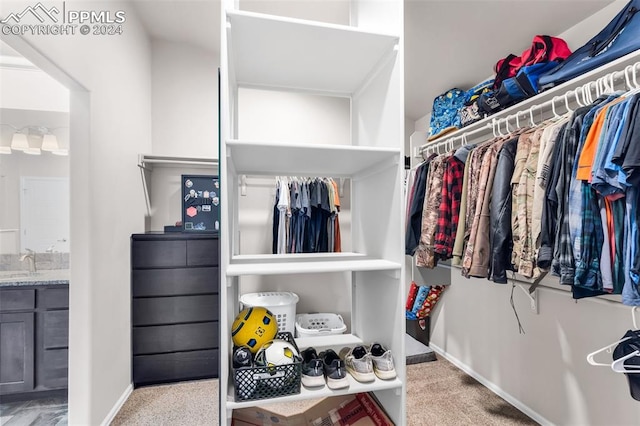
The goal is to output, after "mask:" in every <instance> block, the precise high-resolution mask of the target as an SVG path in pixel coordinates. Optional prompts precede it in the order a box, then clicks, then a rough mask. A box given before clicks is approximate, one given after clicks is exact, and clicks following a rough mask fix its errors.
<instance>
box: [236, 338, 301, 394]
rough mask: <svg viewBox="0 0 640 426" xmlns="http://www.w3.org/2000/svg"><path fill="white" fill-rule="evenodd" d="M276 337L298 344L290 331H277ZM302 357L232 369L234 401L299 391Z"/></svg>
mask: <svg viewBox="0 0 640 426" xmlns="http://www.w3.org/2000/svg"><path fill="white" fill-rule="evenodd" d="M276 339H282V340H286V341H287V342H289V343H291V344H292V345H293V346H294V347H295V348H296V350H297V351H298V353H300V351H299V350H298V346H297V345H296V342H295V340H294V339H293V334H291V333H286V332H284V333H278V334H277V335H276ZM301 376H302V359H301V358H298V360H297V361H296V362H294V363H292V364H285V365H275V366H271V367H241V368H234V369H233V382H234V387H235V397H236V401H252V400H256V399H266V398H276V397H279V396H286V395H294V394H298V393H300V383H301Z"/></svg>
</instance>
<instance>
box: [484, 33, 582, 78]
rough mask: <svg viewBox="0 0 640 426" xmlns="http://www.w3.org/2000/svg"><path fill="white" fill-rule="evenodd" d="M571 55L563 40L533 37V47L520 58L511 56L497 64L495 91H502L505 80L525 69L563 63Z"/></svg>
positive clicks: (549, 37) (495, 69)
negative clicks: (542, 64)
mask: <svg viewBox="0 0 640 426" xmlns="http://www.w3.org/2000/svg"><path fill="white" fill-rule="evenodd" d="M569 55H571V50H570V49H569V46H567V42H565V41H564V40H563V39H561V38H558V37H551V36H548V35H536V36H534V37H533V41H532V42H531V47H530V48H529V49H527V50H525V51H524V52H522V54H521V55H520V56H516V55H513V54H510V55H508V56H507V57H506V58H503V59H500V60H499V61H498V62H497V63H496V66H495V67H494V71H495V72H496V78H495V81H494V83H493V89H494V90H498V89H500V86H501V84H502V82H503V81H504V80H506V79H508V78H512V77H515V76H516V75H517V74H518V71H520V69H521V68H523V67H526V66H529V65H534V64H540V63H546V62H552V61H556V62H561V61H563V60H564V59H566V58H567V57H569Z"/></svg>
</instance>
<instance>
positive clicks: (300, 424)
mask: <svg viewBox="0 0 640 426" xmlns="http://www.w3.org/2000/svg"><path fill="white" fill-rule="evenodd" d="M231 424H232V425H233V426H262V425H266V426H271V425H278V426H338V425H339V426H394V423H393V422H392V421H391V420H390V419H389V417H387V415H386V413H385V412H384V411H383V409H382V408H381V407H380V405H379V404H378V402H377V401H376V400H375V399H374V398H373V397H372V396H371V395H370V394H368V393H358V394H355V395H344V396H334V397H330V398H325V399H323V400H322V401H320V402H318V403H317V404H315V405H313V406H311V407H310V408H309V409H307V410H306V411H305V412H303V413H299V414H292V415H283V414H280V413H274V412H272V411H269V410H268V409H267V408H264V407H249V408H242V409H239V410H234V411H233V421H232V423H231Z"/></svg>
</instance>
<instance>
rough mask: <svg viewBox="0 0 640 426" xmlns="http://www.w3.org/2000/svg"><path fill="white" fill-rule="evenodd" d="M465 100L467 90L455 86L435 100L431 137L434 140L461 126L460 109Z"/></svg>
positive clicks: (430, 129) (430, 127) (432, 111)
mask: <svg viewBox="0 0 640 426" xmlns="http://www.w3.org/2000/svg"><path fill="white" fill-rule="evenodd" d="M464 102H465V91H463V90H460V89H457V88H453V89H450V90H447V91H446V92H445V93H443V94H441V95H439V96H437V97H436V98H435V99H434V100H433V109H432V110H431V120H430V122H429V137H428V139H427V140H430V141H432V140H434V139H436V138H439V137H440V136H443V135H445V134H447V133H449V132H452V131H454V130H458V129H459V128H460V127H461V124H460V115H459V114H458V111H459V110H460V108H462V106H463V105H464Z"/></svg>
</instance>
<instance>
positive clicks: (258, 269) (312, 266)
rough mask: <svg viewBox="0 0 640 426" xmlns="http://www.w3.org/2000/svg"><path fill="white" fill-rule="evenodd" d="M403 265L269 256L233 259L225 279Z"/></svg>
mask: <svg viewBox="0 0 640 426" xmlns="http://www.w3.org/2000/svg"><path fill="white" fill-rule="evenodd" d="M401 268H402V265H400V264H399V263H396V262H390V261H388V260H384V259H372V258H369V257H366V256H364V255H361V254H358V253H310V254H271V255H259V256H235V257H234V258H233V259H232V260H231V262H230V264H229V266H227V270H226V273H227V276H228V277H237V276H242V275H281V274H311V273H325V272H350V271H387V270H400V269H401Z"/></svg>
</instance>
